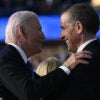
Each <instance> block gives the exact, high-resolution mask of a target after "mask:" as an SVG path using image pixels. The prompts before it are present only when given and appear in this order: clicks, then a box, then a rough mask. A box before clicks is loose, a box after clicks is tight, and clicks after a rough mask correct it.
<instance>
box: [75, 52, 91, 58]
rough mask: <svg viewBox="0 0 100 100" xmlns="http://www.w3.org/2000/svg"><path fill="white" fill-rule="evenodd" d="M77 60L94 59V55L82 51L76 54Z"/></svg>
mask: <svg viewBox="0 0 100 100" xmlns="http://www.w3.org/2000/svg"><path fill="white" fill-rule="evenodd" d="M75 57H76V59H82V58H92V53H91V52H90V51H81V52H79V53H76V54H75Z"/></svg>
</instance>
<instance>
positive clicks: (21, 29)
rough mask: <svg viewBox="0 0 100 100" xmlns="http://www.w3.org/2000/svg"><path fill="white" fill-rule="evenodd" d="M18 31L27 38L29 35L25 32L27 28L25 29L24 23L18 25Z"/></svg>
mask: <svg viewBox="0 0 100 100" xmlns="http://www.w3.org/2000/svg"><path fill="white" fill-rule="evenodd" d="M18 33H19V35H20V36H21V37H23V38H26V37H27V35H26V33H25V29H24V27H23V26H22V25H19V26H18Z"/></svg>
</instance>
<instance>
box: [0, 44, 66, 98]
mask: <svg viewBox="0 0 100 100" xmlns="http://www.w3.org/2000/svg"><path fill="white" fill-rule="evenodd" d="M66 78H67V74H66V73H65V72H64V71H63V70H62V69H60V68H58V69H57V70H56V71H54V72H52V73H50V74H48V75H47V76H44V77H42V78H39V79H36V76H35V79H32V75H31V73H30V70H28V68H27V66H26V64H25V63H24V61H23V59H22V58H21V56H20V54H19V53H18V51H17V50H16V49H15V48H14V47H12V46H11V45H6V46H5V47H4V48H3V49H2V50H1V51H0V96H2V97H3V98H4V100H39V98H40V97H41V96H44V95H48V94H50V93H51V92H54V91H55V90H56V89H57V88H60V87H61V86H62V85H63V83H64V82H65V80H66Z"/></svg>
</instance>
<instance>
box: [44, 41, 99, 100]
mask: <svg viewBox="0 0 100 100" xmlns="http://www.w3.org/2000/svg"><path fill="white" fill-rule="evenodd" d="M84 50H89V51H91V52H92V53H93V55H92V59H90V60H89V59H87V60H88V61H89V62H90V63H89V64H88V65H85V64H79V65H78V66H77V67H76V68H75V69H74V70H73V71H72V72H71V74H70V75H69V77H68V78H69V79H68V80H67V81H66V82H65V84H66V85H64V87H63V88H62V89H61V90H60V91H57V92H55V93H54V94H52V95H49V96H48V97H46V99H45V100H100V43H99V42H98V40H96V41H94V42H91V43H90V44H88V45H87V46H86V47H85V48H84Z"/></svg>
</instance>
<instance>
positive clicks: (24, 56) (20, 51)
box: [9, 43, 28, 63]
mask: <svg viewBox="0 0 100 100" xmlns="http://www.w3.org/2000/svg"><path fill="white" fill-rule="evenodd" d="M9 45H12V46H13V47H14V48H16V50H17V51H18V52H19V54H20V55H21V57H22V59H23V60H24V62H25V63H27V60H28V59H27V56H26V54H25V52H24V51H23V50H22V49H21V48H20V47H19V46H17V45H15V44H13V43H9Z"/></svg>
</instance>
